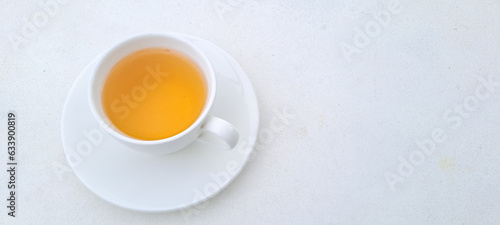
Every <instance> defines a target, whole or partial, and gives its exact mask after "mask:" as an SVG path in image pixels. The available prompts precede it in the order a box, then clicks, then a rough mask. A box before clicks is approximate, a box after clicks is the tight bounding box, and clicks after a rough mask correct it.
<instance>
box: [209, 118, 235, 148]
mask: <svg viewBox="0 0 500 225" xmlns="http://www.w3.org/2000/svg"><path fill="white" fill-rule="evenodd" d="M201 129H202V131H208V132H210V133H212V134H215V135H216V136H218V137H219V138H221V139H222V140H223V141H224V142H226V144H228V146H229V149H233V148H234V147H235V146H236V144H238V140H239V139H240V134H239V133H238V131H237V130H236V128H234V126H233V125H232V124H231V123H229V122H227V121H225V120H223V119H221V118H219V117H215V116H210V115H209V116H208V117H207V120H206V121H205V123H204V124H203V126H202V127H201Z"/></svg>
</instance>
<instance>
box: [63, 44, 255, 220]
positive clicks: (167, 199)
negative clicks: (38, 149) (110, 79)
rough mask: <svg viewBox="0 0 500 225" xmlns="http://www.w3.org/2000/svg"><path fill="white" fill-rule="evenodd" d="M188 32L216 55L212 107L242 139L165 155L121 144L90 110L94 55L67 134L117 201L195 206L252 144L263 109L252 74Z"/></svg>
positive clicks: (230, 176) (91, 178) (69, 109)
mask: <svg viewBox="0 0 500 225" xmlns="http://www.w3.org/2000/svg"><path fill="white" fill-rule="evenodd" d="M185 37H186V38H189V39H190V40H191V41H192V42H193V43H195V45H197V46H198V47H199V48H200V49H201V50H203V51H204V52H205V53H206V54H207V56H208V58H209V60H210V61H211V62H212V64H213V67H214V70H215V72H216V76H217V96H216V98H215V102H214V105H213V108H212V110H211V113H210V114H211V115H214V116H218V117H220V118H223V119H225V120H227V121H229V122H230V123H232V124H233V125H234V126H235V127H236V128H237V129H238V131H239V132H240V140H239V143H238V145H237V146H236V148H235V149H234V150H232V151H224V150H221V149H217V147H215V146H217V145H213V144H212V145H211V144H207V143H206V142H203V141H195V142H193V144H191V145H190V146H188V147H187V148H186V149H183V150H181V151H179V152H176V153H173V154H169V155H161V156H153V155H148V154H143V153H140V152H138V151H135V150H133V149H130V147H128V146H125V145H123V144H121V143H119V142H118V141H117V140H116V139H114V138H113V137H112V136H110V135H108V134H107V133H105V132H103V131H101V130H100V129H99V127H100V126H99V125H98V124H97V122H96V121H95V120H94V118H93V116H92V114H91V112H90V109H89V103H88V99H87V96H88V95H87V91H88V89H87V88H88V83H89V79H90V73H91V71H92V69H93V68H94V67H95V65H96V61H97V59H96V60H94V61H93V62H91V63H90V64H89V65H88V66H87V67H86V68H85V69H84V70H83V72H82V73H81V74H80V75H79V76H78V78H77V80H76V81H75V83H74V84H73V87H72V88H71V90H70V92H69V95H68V98H67V99H66V104H65V106H64V110H63V117H62V128H61V130H62V140H63V146H64V151H65V153H66V156H67V158H68V161H69V162H70V165H72V167H73V170H74V172H75V174H76V176H77V177H78V178H79V179H80V180H81V181H82V183H83V184H84V185H85V186H87V188H89V189H90V190H91V191H92V192H93V193H95V194H96V195H98V196H99V197H101V198H102V199H104V200H106V201H108V202H110V203H112V204H114V205H117V206H120V207H123V208H126V209H130V210H136V211H144V212H166V211H172V210H178V209H182V208H185V207H189V206H192V205H195V204H197V203H199V202H202V201H204V200H206V199H208V198H210V197H212V196H214V195H215V194H217V193H218V192H219V191H221V190H222V189H223V188H225V187H226V186H227V185H228V184H229V183H230V182H231V181H232V180H234V178H235V177H236V176H237V175H238V174H239V173H240V171H241V170H242V168H243V166H244V165H245V163H246V161H247V159H248V157H249V155H250V154H251V152H252V151H253V146H254V144H255V140H256V138H255V137H256V136H257V131H258V126H259V110H258V105H257V98H256V95H255V92H254V90H253V87H252V85H251V83H250V81H249V79H248V77H247V76H246V74H245V72H244V71H243V69H242V68H241V66H240V65H239V64H238V63H237V62H236V61H235V60H234V59H233V58H232V57H231V56H230V55H229V54H227V53H226V52H225V51H224V50H222V49H220V48H219V47H217V46H215V45H213V44H212V43H210V42H207V41H205V40H202V39H199V38H196V37H192V36H186V35H185ZM99 57H101V56H99ZM99 57H97V58H99ZM204 138H205V140H206V139H210V137H204Z"/></svg>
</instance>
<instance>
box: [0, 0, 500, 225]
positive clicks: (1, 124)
mask: <svg viewBox="0 0 500 225" xmlns="http://www.w3.org/2000/svg"><path fill="white" fill-rule="evenodd" d="M41 2H42V3H46V4H52V3H54V0H49V1H48V0H42V1H41ZM44 12H45V11H44V7H43V4H42V5H39V4H38V1H36V0H33V1H27V0H23V1H2V2H1V7H0V50H1V52H0V53H1V54H0V149H1V153H0V208H1V209H0V224H9V225H10V224H460V225H461V224H467V225H470V224H478V225H485V224H500V163H499V162H500V116H498V115H499V113H498V112H500V96H499V95H500V94H499V93H500V87H498V86H499V85H496V84H498V82H500V70H499V68H500V57H499V55H500V3H498V1H494V0H481V1H465V0H460V1H457V0H455V1H452V0H432V1H431V0H426V1H408V0H401V1H392V0H390V1H389V0H388V1H363V0H351V1H340V0H331V1H326V0H324V1H319V0H318V1H298V0H297V1H286V0H282V1H278V0H275V1H264V0H258V1H257V0H249V1H237V0H217V1H194V0H189V1H159V0H158V1H153V0H150V1H68V0H65V1H62V0H60V3H57V8H55V7H51V8H48V12H49V13H50V14H51V15H48V16H47V18H46V20H44V18H43V14H44V15H47V13H46V12H45V13H44ZM374 13H375V14H374ZM376 15H380V17H381V18H382V20H383V21H379V22H377V20H376V17H377V16H376ZM387 15H388V16H387ZM34 17H35V19H38V21H36V22H35V23H36V24H37V25H38V26H39V28H37V31H36V32H34V33H30V32H26V31H27V30H26V29H29V28H28V27H27V26H28V25H29V24H30V23H33V18H34ZM367 29H368V30H367ZM23 30H24V33H23ZM147 32H180V33H185V34H191V35H195V36H198V37H201V38H203V39H206V40H209V41H211V42H213V43H215V44H216V45H218V46H220V47H221V48H223V49H225V50H226V51H227V52H228V53H229V54H231V55H232V56H233V57H234V58H235V59H236V60H237V61H238V62H240V64H241V65H242V67H243V68H244V70H245V71H246V72H247V74H248V76H249V78H250V80H251V81H252V83H253V85H254V87H255V91H256V93H257V96H258V101H259V106H260V113H261V121H260V126H261V134H262V135H261V139H259V140H258V149H257V150H256V154H255V157H254V158H253V159H252V160H251V161H250V162H249V163H248V164H247V165H246V167H245V168H244V170H243V172H242V173H241V174H240V175H239V176H238V177H237V179H236V180H235V181H234V182H233V183H232V184H231V185H229V187H227V188H226V189H225V190H224V191H222V192H221V193H220V194H218V195H217V196H215V197H214V198H212V199H210V200H209V201H208V204H206V205H204V208H202V209H197V208H194V211H189V213H183V212H181V211H178V212H170V213H161V214H146V213H138V212H132V211H128V210H125V209H121V208H119V207H116V206H114V205H111V204H108V203H107V202H105V201H103V200H101V199H100V198H98V197H97V196H95V195H94V194H92V193H91V192H90V191H89V190H88V189H87V188H86V187H85V186H84V185H83V184H82V183H81V182H80V181H79V180H78V179H77V178H76V176H75V175H74V174H73V173H72V172H71V171H69V170H67V169H69V167H68V164H67V162H66V160H65V155H64V153H63V148H62V143H61V130H60V123H61V115H62V109H63V106H64V101H65V99H66V96H67V94H68V91H69V89H70V88H71V85H72V84H73V82H74V81H75V79H76V77H77V76H78V74H79V73H80V71H81V70H82V69H83V68H84V67H85V66H86V65H87V64H88V63H89V62H90V61H91V60H92V59H93V58H94V57H96V56H97V55H98V54H99V53H101V52H102V51H104V50H105V49H107V48H109V47H110V46H112V45H114V44H116V43H117V42H118V41H120V40H122V39H124V38H127V37H129V36H131V35H135V34H139V33H147ZM361 32H362V33H361ZM369 35H370V36H369ZM16 40H17V42H16ZM488 80H490V81H488ZM495 82H496V83H495ZM483 83H490V84H489V85H487V86H484V84H483ZM495 85H496V86H495ZM478 97H479V98H478ZM9 110H15V111H16V112H17V115H18V122H19V132H18V139H19V150H18V153H17V154H18V161H19V163H20V165H19V170H18V174H17V175H18V178H17V179H18V180H17V182H18V202H17V204H18V209H17V211H16V218H10V217H8V216H7V210H6V208H5V206H6V204H7V202H6V201H5V200H6V199H7V193H8V192H7V185H6V179H7V178H8V174H7V172H6V169H7V165H6V163H5V162H6V161H7V158H6V142H5V140H6V135H7V134H6V133H7V132H6V131H7V125H6V123H7V122H6V121H7V112H8V111H9ZM283 111H286V113H288V114H291V115H289V116H288V117H287V118H286V120H282V119H280V116H281V117H282V114H283ZM462 111H463V112H462ZM271 121H278V122H277V123H278V125H283V128H282V129H281V130H276V129H274V130H272V129H271V128H273V125H272V124H271ZM283 121H288V123H284V122H283ZM263 130H266V131H263ZM269 131H272V132H269ZM440 136H441V137H440ZM433 137H434V139H435V140H433ZM423 141H427V142H433V143H434V145H435V149H434V150H433V151H430V150H427V151H426V153H424V151H423V150H421V148H420V147H419V145H418V143H419V142H423ZM429 146H430V145H427V147H429ZM431 150H432V149H431ZM61 168H62V169H61ZM388 178H389V180H388ZM391 182H392V184H391ZM199 208H201V207H199Z"/></svg>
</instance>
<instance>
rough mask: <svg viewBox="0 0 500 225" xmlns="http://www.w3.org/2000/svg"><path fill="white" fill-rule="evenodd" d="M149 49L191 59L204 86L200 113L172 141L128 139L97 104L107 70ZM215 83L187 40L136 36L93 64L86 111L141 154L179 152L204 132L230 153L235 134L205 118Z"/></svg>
mask: <svg viewBox="0 0 500 225" xmlns="http://www.w3.org/2000/svg"><path fill="white" fill-rule="evenodd" d="M152 47H161V48H167V49H171V50H173V51H176V52H180V53H182V54H184V55H185V56H187V57H188V58H189V59H191V61H192V62H194V63H196V64H197V65H198V67H199V69H200V70H201V71H202V74H203V76H204V79H205V81H206V84H207V95H206V96H207V98H206V101H205V106H204V108H203V110H202V112H201V113H200V115H199V116H198V118H197V119H196V121H195V122H194V123H193V124H192V125H191V126H189V127H188V128H187V129H185V130H184V131H182V132H180V133H179V134H176V135H174V136H172V137H168V138H165V139H161V140H152V141H150V140H139V139H136V138H133V137H130V136H128V135H126V134H124V133H123V132H121V131H120V130H119V129H117V128H116V127H115V126H114V125H113V123H111V121H110V120H109V119H108V117H107V116H106V114H105V113H104V110H103V106H102V103H101V93H102V89H103V86H104V82H105V81H106V78H107V76H108V75H109V72H110V70H111V68H112V67H113V66H114V65H115V64H116V63H117V62H118V61H120V60H121V59H123V58H124V57H125V56H127V55H129V54H131V53H133V52H136V51H138V50H141V49H145V48H152ZM216 83H217V80H216V78H215V73H214V70H213V68H212V64H211V63H210V61H209V60H208V58H207V57H206V56H205V54H204V53H203V52H202V51H201V50H199V49H198V48H197V47H196V46H194V45H193V44H192V43H190V41H189V40H186V39H185V38H182V37H179V36H178V35H176V34H144V35H139V36H135V37H132V38H130V39H127V40H125V41H123V42H121V43H119V44H117V45H116V46H114V47H112V48H111V49H109V50H108V51H107V52H106V53H105V54H104V56H103V57H102V58H101V59H100V60H99V62H97V66H96V68H95V70H94V71H93V74H92V77H91V82H90V86H89V89H90V90H89V101H90V109H91V111H92V114H93V115H94V117H95V118H96V120H97V122H98V123H99V124H101V126H104V128H105V130H107V131H108V133H109V134H111V135H112V136H113V137H115V138H117V139H118V140H120V141H121V142H123V143H125V144H127V145H131V146H132V147H133V148H134V149H136V150H138V151H141V152H146V153H152V154H166V153H172V152H176V151H179V150H181V149H183V148H184V147H186V146H187V145H189V144H190V143H192V142H193V141H195V140H196V139H197V138H198V137H199V136H200V134H201V132H203V131H208V132H211V133H213V134H215V135H217V136H219V137H220V138H221V139H222V140H224V142H226V143H227V145H228V146H229V147H230V149H232V148H234V146H236V144H237V143H238V139H239V134H238V131H237V130H236V129H235V128H234V126H233V125H232V124H230V123H229V122H227V121H225V120H223V119H221V118H218V117H214V116H211V115H209V111H210V109H211V108H212V104H213V102H214V99H215V94H216V87H217V85H216Z"/></svg>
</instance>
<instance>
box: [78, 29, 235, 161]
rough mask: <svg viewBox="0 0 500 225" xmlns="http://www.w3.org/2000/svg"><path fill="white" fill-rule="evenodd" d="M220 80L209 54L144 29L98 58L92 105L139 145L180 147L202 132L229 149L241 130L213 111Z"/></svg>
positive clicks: (113, 130)
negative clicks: (216, 115) (217, 139)
mask: <svg viewBox="0 0 500 225" xmlns="http://www.w3.org/2000/svg"><path fill="white" fill-rule="evenodd" d="M216 87H217V80H216V76H215V72H214V70H213V67H212V64H211V63H210V61H209V60H208V58H207V57H206V55H205V54H204V53H203V52H202V51H201V50H200V49H198V48H197V47H196V46H195V45H193V44H192V43H190V41H189V40H186V39H185V38H182V37H180V36H179V35H176V34H168V33H166V34H144V35H139V36H135V37H132V38H129V39H127V40H125V41H123V42H121V43H119V44H117V45H116V46H114V47H112V48H111V49H109V50H108V51H107V52H106V53H105V54H104V55H103V57H102V58H101V59H100V60H99V61H98V62H97V66H96V68H95V69H94V71H93V74H92V76H91V81H90V86H89V96H88V97H89V102H90V109H91V112H92V114H93V115H94V117H95V119H96V120H97V122H98V123H99V124H101V126H104V128H105V130H107V131H108V133H109V134H110V135H111V136H113V137H115V138H116V139H118V140H120V141H121V142H123V143H125V144H127V145H131V146H132V147H133V148H134V149H136V150H138V151H141V152H146V153H152V154H166V153H172V152H176V151H179V150H181V149H183V148H184V147H186V146H187V145H189V144H190V143H192V142H193V141H195V140H196V139H197V138H198V137H199V136H200V134H201V133H202V132H210V133H212V134H215V135H216V136H218V137H220V139H222V140H223V141H224V142H225V143H226V144H227V146H228V147H229V149H232V148H234V147H235V145H236V144H237V143H238V140H239V134H238V131H237V130H236V129H235V127H234V126H233V125H232V124H231V123H229V122H227V121H225V120H224V119H221V118H218V117H215V116H212V115H210V114H209V112H210V109H211V108H212V105H213V102H214V99H215V95H216Z"/></svg>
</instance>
